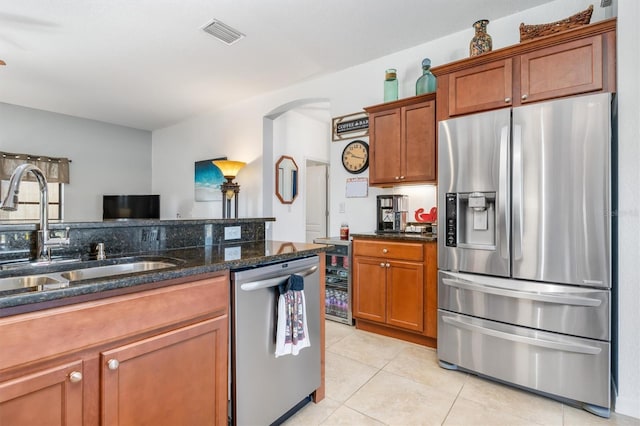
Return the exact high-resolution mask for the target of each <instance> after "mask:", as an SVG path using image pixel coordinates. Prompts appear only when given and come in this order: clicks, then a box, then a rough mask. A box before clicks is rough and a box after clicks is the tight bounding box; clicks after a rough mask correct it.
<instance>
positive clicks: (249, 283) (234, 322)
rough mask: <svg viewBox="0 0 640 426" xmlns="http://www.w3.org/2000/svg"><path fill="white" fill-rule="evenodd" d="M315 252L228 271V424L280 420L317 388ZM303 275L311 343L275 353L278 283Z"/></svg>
mask: <svg viewBox="0 0 640 426" xmlns="http://www.w3.org/2000/svg"><path fill="white" fill-rule="evenodd" d="M318 268H319V260H318V257H317V256H313V257H307V258H302V259H295V260H292V261H288V262H280V263H274V264H269V265H265V266H260V267H257V268H252V269H245V270H239V271H234V272H232V273H231V333H230V336H231V339H230V346H231V351H230V354H231V356H230V361H231V362H230V369H231V371H230V375H229V377H230V382H231V383H230V385H231V386H230V393H229V395H230V403H231V404H230V406H231V413H230V414H231V419H232V424H234V425H238V426H245V425H252V426H253V425H270V424H279V423H281V422H283V421H284V420H285V419H286V418H288V417H289V416H291V415H292V414H293V413H295V411H297V410H298V409H299V408H300V407H302V406H303V405H304V404H306V403H307V402H309V401H310V398H309V396H310V394H311V393H312V392H313V391H314V390H316V389H317V388H318V387H319V386H320V351H321V347H320V306H321V304H320V288H319V286H320V280H319V275H320V274H319V270H318ZM292 274H298V275H301V276H303V277H304V297H305V304H306V313H307V327H308V331H309V339H310V343H311V345H310V346H309V347H307V348H304V349H302V350H301V351H300V353H299V354H298V355H295V356H294V355H285V356H280V357H278V358H276V357H275V350H276V325H277V317H276V313H277V303H278V296H279V292H278V285H279V284H282V283H283V282H285V281H286V280H287V279H288V278H289V276H290V275H292Z"/></svg>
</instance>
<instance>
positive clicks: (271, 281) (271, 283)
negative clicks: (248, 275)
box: [240, 265, 318, 291]
mask: <svg viewBox="0 0 640 426" xmlns="http://www.w3.org/2000/svg"><path fill="white" fill-rule="evenodd" d="M317 270H318V267H317V266H315V265H314V266H312V267H310V268H309V269H307V270H305V271H302V272H296V273H293V274H289V275H280V276H277V277H275V278H268V279H266V280H257V281H251V282H248V283H244V284H241V285H240V289H241V290H244V291H255V290H261V289H263V288H269V287H275V286H277V285H280V284H281V283H282V281H283V280H284V279H287V278H288V277H289V276H290V275H300V276H302V277H306V276H307V275H311V274H313V273H314V272H316V271H317Z"/></svg>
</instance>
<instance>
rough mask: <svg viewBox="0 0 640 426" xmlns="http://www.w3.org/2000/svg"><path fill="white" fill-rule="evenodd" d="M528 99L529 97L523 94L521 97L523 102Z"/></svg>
mask: <svg viewBox="0 0 640 426" xmlns="http://www.w3.org/2000/svg"><path fill="white" fill-rule="evenodd" d="M528 97H529V96H528V95H527V94H526V93H525V94H524V95H522V100H523V101H526V100H527V98H528Z"/></svg>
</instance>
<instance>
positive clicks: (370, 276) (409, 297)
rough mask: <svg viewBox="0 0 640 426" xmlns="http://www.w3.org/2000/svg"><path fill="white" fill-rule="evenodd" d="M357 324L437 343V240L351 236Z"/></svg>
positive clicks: (399, 335)
mask: <svg viewBox="0 0 640 426" xmlns="http://www.w3.org/2000/svg"><path fill="white" fill-rule="evenodd" d="M353 253H354V257H353V298H354V299H353V316H354V318H356V327H357V328H360V329H364V330H368V331H373V332H377V333H380V334H385V335H389V336H392V337H397V338H400V339H404V340H408V341H412V342H414V343H420V344H424V345H427V346H431V347H435V346H436V338H437V323H436V311H437V296H436V288H437V287H436V285H437V283H436V280H437V276H436V274H437V267H436V261H437V260H436V243H435V242H427V243H422V242H420V243H413V242H411V243H403V242H401V241H400V240H389V241H386V240H378V239H376V240H368V239H357V238H356V239H354V243H353Z"/></svg>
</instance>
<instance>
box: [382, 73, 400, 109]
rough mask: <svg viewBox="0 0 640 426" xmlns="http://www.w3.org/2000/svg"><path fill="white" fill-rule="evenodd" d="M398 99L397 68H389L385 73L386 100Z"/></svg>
mask: <svg viewBox="0 0 640 426" xmlns="http://www.w3.org/2000/svg"><path fill="white" fill-rule="evenodd" d="M396 100H398V79H397V78H396V70H395V68H389V69H388V70H387V71H386V72H385V75H384V101H385V102H389V101H396Z"/></svg>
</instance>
